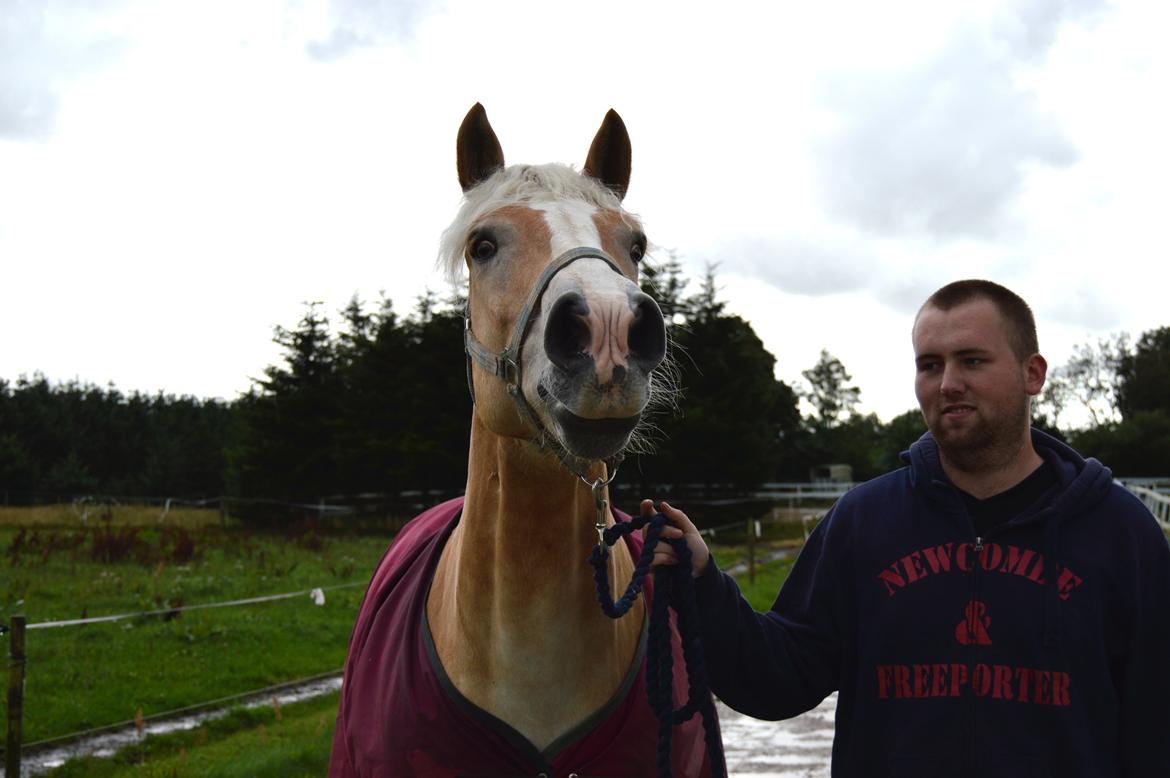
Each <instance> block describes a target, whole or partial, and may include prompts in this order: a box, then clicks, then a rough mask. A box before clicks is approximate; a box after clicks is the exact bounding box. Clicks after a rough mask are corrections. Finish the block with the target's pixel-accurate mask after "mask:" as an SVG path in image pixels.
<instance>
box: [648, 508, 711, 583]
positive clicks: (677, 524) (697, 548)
mask: <svg viewBox="0 0 1170 778" xmlns="http://www.w3.org/2000/svg"><path fill="white" fill-rule="evenodd" d="M658 508H659V510H661V511H662V515H663V516H665V517H666V522H667V523H666V524H665V525H664V526H663V527H662V535H661V536H660V539H659V541H658V547H657V548H656V549H654V561H652V562H651V563H650V568H651V569H653V568H655V567H657V566H658V565H677V564H678V555H677V554H675V553H674V548H673V547H672V546H671V545H670V544H669V543H664V542H662V541H663V540H664V539H671V540H673V539H675V538H685V539H686V541H687V547H688V548H689V549H690V550H691V575H693V576H694V577H695V578H698V577H699V576H700V575H702V574H703V571H704V570H706V569H707V562H708V560H710V559H711V551H710V550H709V549H708V548H707V544H706V543H705V542H704V541H703V536H702V535H700V534H699V528H698V527H696V526H695V525H694V524H692V523H691V520H690V519H688V518H687V515H686V514H685V513H683V512H682V511H680V510H679V509H678V508H672V507H670V504H669V503H667V502H665V501H663V502H660V503H659V504H658ZM642 515H643V516H653V515H654V503H653V502H651V501H650V500H642ZM645 532H646V530H645V529H643V530H642V533H643V537H645Z"/></svg>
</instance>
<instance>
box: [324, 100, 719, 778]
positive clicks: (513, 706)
mask: <svg viewBox="0 0 1170 778" xmlns="http://www.w3.org/2000/svg"><path fill="white" fill-rule="evenodd" d="M456 168H457V172H458V179H459V184H460V186H461V188H462V190H463V193H464V199H463V204H462V206H461V208H460V210H459V212H458V214H457V216H456V218H455V220H454V222H453V223H452V224H451V226H450V227H449V228H448V229H447V230H446V231H445V232H444V233H443V236H442V238H441V241H440V261H441V263H442V264H443V266H444V268H445V270H446V271H447V273H448V275H449V276H450V277H452V278H458V277H460V276H461V275H462V273H463V272H466V274H467V284H468V286H467V308H466V313H465V316H466V326H465V351H466V357H465V360H464V363H465V364H464V368H465V370H466V372H467V379H468V388H469V391H470V392H471V395H472V399H473V412H472V417H471V432H470V447H469V452H468V474H467V486H466V491H465V495H464V497H462V498H458V499H456V500H452V501H449V502H447V503H443V504H441V505H438V506H435V507H434V508H431V509H430V510H428V511H426V512H424V513H423V514H421V515H420V516H418V517H416V518H415V519H414V520H412V521H411V522H410V523H409V524H408V525H407V526H406V527H405V528H404V529H403V530H402V531H400V532H399V534H398V536H397V537H396V538H395V540H394V541H393V542H392V544H391V545H390V547H389V549H388V550H387V552H386V555H385V556H384V557H383V559H382V561H381V562H380V563H379V566H378V568H377V570H376V571H375V573H374V576H373V578H372V579H371V582H370V585H369V588H368V589H367V592H366V595H365V598H364V599H363V604H362V606H361V609H360V611H359V614H358V618H357V621H356V622H355V626H354V631H353V635H352V636H351V639H350V646H349V653H348V656H347V659H346V667H345V675H344V679H343V687H342V694H341V701H340V704H339V708H338V718H337V729H336V733H335V737H334V744H333V753H332V757H331V764H330V773H329V774H330V776H332V777H333V778H349V776H358V775H362V776H366V775H394V776H464V775H477V776H479V775H484V776H487V775H491V776H500V775H524V776H531V777H535V776H546V778H551V777H552V776H556V778H561V777H562V776H575V775H580V776H585V775H591V776H599V775H604V776H645V775H653V774H655V747H656V745H655V734H656V731H657V722H656V721H655V720H654V718H653V713H652V711H651V710H650V709H649V706H648V705H647V704H646V697H645V694H644V692H643V691H642V688H643V687H644V685H645V678H644V676H645V655H644V652H645V642H646V620H647V619H646V614H647V605H646V602H645V601H644V600H643V599H642V598H641V597H639V599H638V600H637V601H635V602H634V605H633V607H632V608H631V610H630V612H629V613H628V614H627V616H626V617H625V618H620V619H611V618H608V617H606V616H605V615H604V614H603V613H602V611H601V609H600V608H599V607H598V602H597V595H596V593H595V591H594V580H593V571H592V570H591V569H590V568H589V566H588V565H587V564H586V559H587V557H588V556H589V554H590V551H591V549H592V548H593V547H594V546H595V545H596V544H597V543H598V536H599V534H600V533H601V531H602V530H603V529H605V528H607V527H612V526H613V525H614V522H615V516H614V512H613V510H612V509H611V508H610V507H609V495H608V487H607V484H608V483H609V481H610V480H611V479H612V478H613V476H614V469H615V467H616V465H617V462H618V461H619V460H620V457H621V456H622V454H623V452H624V451H625V450H626V449H627V448H628V447H629V446H631V444H632V441H634V442H636V441H637V439H638V435H639V434H640V426H641V425H642V424H643V423H644V418H645V416H646V413H647V409H648V407H649V406H650V405H651V404H652V403H653V402H655V400H656V399H657V400H661V399H662V395H663V394H664V393H665V392H664V381H663V378H662V377H661V375H660V372H661V365H662V363H663V360H664V357H665V354H666V348H667V336H666V328H665V323H664V321H663V318H662V314H661V312H660V310H659V308H658V306H657V304H656V303H655V302H654V300H653V299H652V298H651V297H650V296H648V295H647V294H645V293H644V292H643V291H642V290H641V288H640V287H639V284H638V272H639V263H640V262H641V261H642V259H643V257H644V255H645V253H646V250H647V238H646V235H645V233H644V231H643V229H642V226H641V223H640V222H639V220H638V218H637V217H636V216H635V215H634V214H632V213H630V212H628V211H626V210H624V209H623V206H622V200H623V198H624V196H625V193H626V190H627V188H628V185H629V179H630V170H631V145H630V139H629V134H628V132H627V130H626V127H625V124H624V123H623V121H622V119H621V117H620V116H619V115H618V114H617V113H616V112H615V111H613V110H610V111H609V112H608V113H607V114H606V116H605V118H604V120H603V122H602V124H601V127H600V128H599V129H598V131H597V133H596V135H595V137H594V139H593V142H592V144H591V145H590V148H589V152H588V155H587V157H586V161H585V165H584V168H583V170H582V171H581V172H577V171H576V170H574V169H573V168H572V167H570V166H567V165H561V164H545V165H512V166H506V165H505V164H504V155H503V150H502V147H501V145H500V142H499V140H498V138H497V137H496V134H495V131H494V130H493V129H492V127H491V124H490V123H489V122H488V119H487V114H486V112H485V111H484V109H483V107H482V106H481V105H480V104H478V103H477V104H476V105H475V106H474V107H472V109H471V110H470V111H469V112H468V113H467V115H466V117H465V118H464V120H463V123H462V124H461V126H460V128H459V131H458V134H457V138H456ZM626 544H627V545H626V547H625V550H624V551H623V550H621V549H619V550H618V551H614V552H612V553H610V554H609V556H608V558H607V560H606V563H607V564H608V566H609V568H608V575H609V581H610V585H611V587H612V588H613V589H615V590H618V589H621V588H623V587H625V586H626V582H627V581H629V580H630V577H631V575H632V574H633V572H634V566H635V564H634V560H635V554H636V552H637V551H638V548H639V547H640V538H634V537H632V536H631V538H627V541H626ZM626 551H628V552H629V553H626ZM649 588H650V587H649V586H647V591H645V592H643V594H644V595H646V596H650V595H651V592H650V591H649ZM674 639H675V647H674V648H675V651H674V653H675V656H676V659H681V654H680V652H679V647H678V645H677V631H676V632H675V633H674ZM674 665H675V667H676V668H679V669H681V668H680V666H681V665H682V662H681V661H676V662H675V663H674ZM674 684H675V696H676V698H679V697H682V698H685V696H686V684H687V681H686V678H685V674H684V673H682V672H677V671H676V677H675V680H674ZM675 731H676V735H675V737H674V738H673V745H672V752H671V753H670V754H668V755H667V756H668V758H669V760H670V764H671V766H672V769H673V774H674V775H677V776H687V777H688V778H690V777H695V776H707V775H709V774H710V765H709V764H708V759H707V754H706V751H705V749H704V743H703V733H702V729H701V725H700V724H699V722H698V721H697V720H692V721H690V722H687V723H684V724H683V725H681V726H680V727H678V728H676V730H675Z"/></svg>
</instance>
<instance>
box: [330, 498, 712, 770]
mask: <svg viewBox="0 0 1170 778" xmlns="http://www.w3.org/2000/svg"><path fill="white" fill-rule="evenodd" d="M462 508H463V499H462V498H459V499H455V500H451V501H449V502H446V503H443V504H442V505H438V506H435V507H434V508H431V509H430V510H428V511H426V512H425V513H422V514H421V515H419V516H418V517H416V518H415V519H414V520H412V521H411V522H410V523H409V524H407V525H406V527H404V528H403V529H402V531H401V532H399V533H398V536H397V538H395V540H394V542H393V543H392V544H391V546H390V548H389V550H387V552H386V554H385V556H383V557H382V561H381V562H380V563H379V564H378V569H377V570H376V571H375V572H374V577H373V579H372V580H371V582H370V586H369V589H367V591H366V596H365V599H364V600H363V602H362V606H361V610H360V611H359V612H358V617H357V622H356V624H355V625H354V629H353V635H352V636H351V638H350V645H349V656H348V657H347V658H346V662H345V678H344V681H343V684H342V691H341V704H340V706H339V708H338V711H337V731H336V733H335V734H334V738H333V754H332V757H331V760H330V765H329V776H330V778H356V776H363V777H365V776H369V777H371V778H372V777H373V776H394V777H395V778H401V777H403V776H414V777H416V778H456V777H457V776H459V777H462V776H475V777H476V778H479V777H480V776H483V777H484V778H487V777H488V776H491V777H492V778H497V777H502V776H527V777H528V778H537V776H541V775H543V776H547V778H567V777H568V776H571V775H577V776H581V778H585V776H596V777H598V778H633V777H635V776H638V777H647V776H654V775H655V774H656V772H657V770H656V767H655V749H656V745H657V743H656V739H657V732H658V722H657V719H655V717H654V713H653V711H651V709H650V705H649V703H648V702H647V700H646V678H645V674H646V663H645V657H644V647H645V638H646V635H645V630H643V636H642V648H640V649H639V661H637V662H635V665H634V667H633V668H632V671H631V673H630V674H629V676H628V677H627V678H626V681H625V684H624V685H623V687H622V689H621V690H620V692H619V694H618V695H617V696H616V697H615V698H614V699H613V700H611V701H610V703H609V704H608V705H607V706H606V707H605V708H604V709H602V710H601V711H599V712H598V713H597V714H596V715H595V716H593V717H592V718H591V719H590V720H588V721H586V722H584V723H583V724H582V725H581V726H579V727H578V728H577V729H576V730H574V731H573V732H570V733H567V734H566V735H564V736H563V737H561V738H560V739H558V740H557V741H556V742H555V743H553V744H552V745H551V746H549V747H548V748H547V749H545V750H544V751H543V752H542V751H539V750H537V748H536V746H535V745H533V744H532V743H531V742H529V741H528V740H527V739H526V738H525V737H524V736H523V735H521V734H520V733H519V732H517V731H516V730H514V729H512V728H511V727H509V726H508V725H507V724H506V723H504V722H503V721H500V720H499V719H497V718H495V717H494V716H492V715H491V714H490V713H488V712H486V711H484V710H482V709H480V708H478V707H476V706H475V705H474V704H473V703H472V702H471V701H469V700H468V699H467V698H465V697H464V696H463V695H461V694H460V693H459V691H458V690H457V689H456V688H455V687H454V685H453V684H452V683H451V681H450V679H449V678H448V677H447V675H446V673H445V672H444V671H443V668H442V666H441V665H440V664H439V661H438V657H437V655H436V653H435V649H434V645H433V644H432V642H431V636H430V632H429V629H428V628H427V625H426V594H427V589H428V587H429V586H430V582H431V578H432V577H433V575H434V572H435V567H436V565H437V564H438V561H439V555H440V553H441V552H442V550H443V546H444V544H445V543H446V542H447V538H448V537H449V536H450V534H451V530H452V529H454V527H455V525H456V524H457V523H458V521H459V516H460V514H461V511H462ZM635 535H638V533H633V534H632V535H630V536H628V537H627V538H626V544H627V548H628V549H629V551H630V553H631V554H632V555H633V556H634V558H635V559H636V558H637V555H638V553H639V552H640V551H641V545H642V540H641V537H640V536H639V537H634V536H635ZM581 564H586V562H585V560H584V559H582V560H581ZM650 583H651V582H650V580H649V579H647V581H646V586H645V594H646V597H647V602H649V598H650V597H651V594H652V593H651V586H650ZM647 612H649V607H647ZM672 631H673V639H674V666H675V682H674V689H675V691H674V697H675V700H676V705H679V704H681V702H678V701H681V700H685V699H686V693H687V688H686V675H685V671H684V670H683V658H682V647H681V644H680V642H679V637H678V631H677V628H674V625H673V623H672ZM672 742H673V750H672V754H671V756H672V765H673V768H674V770H673V773H674V775H675V776H677V777H678V778H699V777H700V776H708V775H709V774H710V771H709V768H708V765H707V752H706V746H705V744H704V741H703V727H702V723H701V721H700V719H699V717H698V716H695V717H694V718H692V719H691V720H690V721H688V722H687V723H686V724H684V725H683V726H681V727H675V729H674V738H673V741H672Z"/></svg>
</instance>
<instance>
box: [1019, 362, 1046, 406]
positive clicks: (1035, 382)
mask: <svg viewBox="0 0 1170 778" xmlns="http://www.w3.org/2000/svg"><path fill="white" fill-rule="evenodd" d="M1047 377H1048V360H1046V359H1045V358H1044V357H1042V356H1040V355H1039V354H1033V355H1032V356H1030V357H1028V361H1027V362H1025V363H1024V386H1025V387H1026V388H1027V390H1028V394H1029V395H1031V396H1033V397H1035V396H1036V395H1038V394H1040V391H1041V390H1042V389H1043V388H1044V380H1045V379H1046V378H1047Z"/></svg>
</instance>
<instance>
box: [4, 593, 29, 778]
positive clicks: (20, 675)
mask: <svg viewBox="0 0 1170 778" xmlns="http://www.w3.org/2000/svg"><path fill="white" fill-rule="evenodd" d="M24 625H25V617H24V616H13V617H12V634H11V635H9V643H8V738H7V740H6V741H5V746H4V774H5V775H9V776H12V778H19V776H20V744H21V722H22V721H23V719H24V664H25V661H24Z"/></svg>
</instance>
